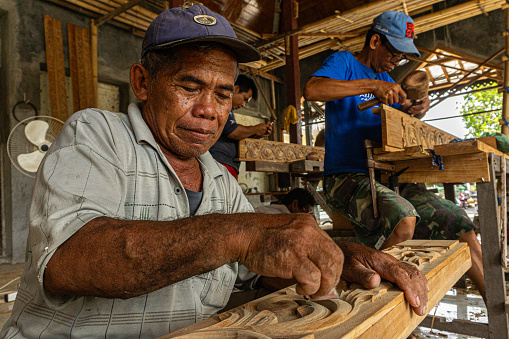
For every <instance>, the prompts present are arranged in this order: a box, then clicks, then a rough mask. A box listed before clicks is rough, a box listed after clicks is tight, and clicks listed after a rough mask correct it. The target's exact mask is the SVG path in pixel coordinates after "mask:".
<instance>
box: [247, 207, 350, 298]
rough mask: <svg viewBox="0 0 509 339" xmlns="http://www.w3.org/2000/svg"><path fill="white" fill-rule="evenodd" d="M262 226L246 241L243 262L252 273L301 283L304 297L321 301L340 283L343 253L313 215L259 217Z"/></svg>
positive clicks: (262, 215)
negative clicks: (320, 298)
mask: <svg viewBox="0 0 509 339" xmlns="http://www.w3.org/2000/svg"><path fill="white" fill-rule="evenodd" d="M253 218H257V219H258V220H259V221H260V223H259V226H258V227H256V228H253V229H252V230H251V232H249V234H246V238H247V239H248V241H249V245H248V246H247V247H246V248H241V249H240V250H241V255H240V258H239V260H238V261H239V262H240V263H242V264H244V265H245V266H246V267H247V268H248V269H249V270H251V271H252V272H255V273H258V274H261V275H264V276H267V277H278V278H284V279H292V278H294V279H295V280H296V281H297V286H296V291H297V293H298V294H301V295H310V296H311V297H312V298H319V297H322V296H324V295H327V294H328V293H329V292H330V291H331V290H332V289H333V288H334V287H335V286H336V285H337V284H338V283H339V278H340V276H341V271H342V269H343V260H344V258H343V253H342V251H341V250H340V249H339V247H338V246H337V245H336V244H335V243H334V241H332V239H331V238H330V237H329V236H328V235H327V234H326V233H325V232H324V231H323V230H321V229H320V228H319V227H318V225H317V224H316V221H315V220H314V218H313V217H312V216H310V215H309V214H304V213H291V214H277V215H269V214H260V213H259V214H256V216H255V215H253Z"/></svg>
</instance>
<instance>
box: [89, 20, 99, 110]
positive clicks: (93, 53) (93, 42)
mask: <svg viewBox="0 0 509 339" xmlns="http://www.w3.org/2000/svg"><path fill="white" fill-rule="evenodd" d="M90 59H91V62H92V88H93V91H92V97H93V100H92V104H93V107H97V98H98V96H97V25H96V24H95V20H94V19H92V20H91V21H90Z"/></svg>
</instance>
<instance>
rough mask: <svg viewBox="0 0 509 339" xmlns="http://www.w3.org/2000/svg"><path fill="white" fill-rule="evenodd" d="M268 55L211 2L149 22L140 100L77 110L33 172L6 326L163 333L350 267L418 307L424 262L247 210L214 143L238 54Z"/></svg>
mask: <svg viewBox="0 0 509 339" xmlns="http://www.w3.org/2000/svg"><path fill="white" fill-rule="evenodd" d="M259 58H260V54H259V53H258V51H257V50H256V49H255V48H253V47H251V46H250V45H248V44H246V43H244V42H242V41H240V40H238V39H237V37H236V36H235V33H234V32H233V29H232V28H231V26H230V25H229V23H228V22H227V21H226V19H225V18H223V17H222V16H220V15H218V14H216V13H213V12H211V11H210V10H209V9H207V8H206V7H204V6H201V5H196V6H186V5H184V7H182V8H173V9H170V10H167V11H164V12H162V13H161V14H160V15H159V16H158V17H157V18H156V19H155V20H154V21H153V22H152V24H151V25H150V27H149V28H148V30H147V32H146V35H145V38H144V41H143V47H142V60H141V63H140V64H138V63H136V64H134V65H133V66H132V67H131V72H130V80H131V86H132V89H133V91H134V93H135V95H136V96H137V97H138V99H140V101H141V103H137V104H131V105H130V106H129V111H128V114H115V113H111V112H107V111H102V110H99V109H86V110H83V111H80V112H77V113H75V114H74V115H73V116H72V117H71V118H70V119H69V120H68V121H67V123H66V125H65V127H64V128H63V129H62V131H61V132H60V134H59V136H58V138H57V139H56V140H55V141H54V142H53V144H52V146H51V148H50V150H49V151H48V153H47V154H46V156H45V158H44V160H43V162H42V164H41V166H40V167H39V171H38V173H37V179H36V182H35V187H34V195H33V200H32V205H31V209H30V232H29V233H30V235H29V240H28V244H29V245H28V251H27V253H28V257H27V264H26V269H25V271H24V273H23V276H22V277H21V280H20V286H19V290H18V297H17V299H16V302H15V305H14V309H13V312H12V316H11V318H10V319H9V320H8V321H7V323H6V325H5V326H4V328H3V330H2V333H1V337H3V338H5V337H7V338H41V337H45V338H62V337H77V338H82V337H83V338H84V337H87V338H106V337H107V338H135V337H136V338H155V337H159V336H162V335H164V334H166V333H168V332H172V331H175V330H178V329H180V328H182V327H186V326H188V325H191V324H193V323H195V322H197V321H200V320H202V319H206V318H208V317H209V316H211V315H213V314H215V313H217V312H218V311H220V310H221V309H222V308H223V307H224V305H225V304H226V302H227V301H228V299H229V297H230V293H231V291H232V289H233V286H234V285H236V284H239V285H240V284H244V285H251V286H252V285H253V284H254V283H255V282H256V280H257V279H258V278H259V275H264V276H267V277H274V278H286V279H292V278H293V279H294V281H295V282H296V283H297V287H296V291H297V292H298V293H299V294H302V295H310V296H313V297H323V296H324V295H327V294H328V293H330V292H331V290H332V289H333V288H334V287H335V286H336V285H337V283H338V282H339V278H340V276H341V274H342V273H344V274H343V276H344V277H347V278H349V279H350V280H352V281H356V282H359V283H362V284H364V285H365V286H368V287H373V286H375V285H377V284H378V283H379V282H380V277H384V278H389V279H391V281H394V282H396V283H398V285H400V286H402V288H403V289H404V290H405V294H406V296H407V299H408V300H409V301H410V303H411V304H412V306H413V307H414V309H415V310H416V312H417V313H418V314H419V315H424V314H425V308H426V302H427V291H426V278H425V277H424V276H423V275H422V273H420V272H419V271H418V270H416V269H415V268H413V267H412V266H409V265H407V264H402V263H401V262H399V261H398V260H396V259H394V258H393V257H392V256H389V255H387V254H384V253H381V252H378V251H375V250H372V249H369V248H365V247H362V246H358V245H353V244H343V245H341V248H340V246H338V245H336V244H335V243H334V242H333V241H332V240H331V239H330V238H329V237H328V236H327V235H326V234H325V233H324V232H323V231H322V230H321V229H320V228H319V227H318V226H317V224H316V222H315V220H314V218H313V217H312V216H310V215H308V214H306V213H300V214H288V215H267V214H262V213H257V214H255V213H253V208H252V206H251V205H250V204H249V202H248V201H247V199H246V198H245V196H244V195H243V194H242V190H241V188H240V186H239V185H238V184H237V182H236V180H235V179H234V178H233V177H232V176H231V175H229V174H228V171H227V169H226V168H225V167H224V166H222V165H220V164H219V163H217V162H216V161H215V160H214V159H213V158H212V156H211V155H210V153H209V152H208V151H207V150H208V149H209V147H211V146H212V145H213V144H214V142H215V141H216V140H217V138H218V137H219V135H220V134H221V131H222V129H223V126H224V124H225V122H226V119H227V117H228V113H229V112H230V110H231V108H232V95H233V93H234V86H235V77H236V75H237V72H238V62H249V61H254V60H257V59H259ZM345 258H348V260H344V259H345ZM366 258H367V259H368V262H376V263H382V265H378V266H380V267H378V268H376V269H375V268H373V269H372V268H371V266H372V265H370V264H369V263H366V264H362V263H361V262H360V260H361V259H363V260H364V259H366ZM370 260H371V261H370ZM343 266H344V267H343ZM373 266H377V265H373ZM343 268H344V270H343ZM248 269H249V270H248ZM253 272H254V273H253ZM394 272H399V273H397V274H395V273H394ZM269 279H270V278H269Z"/></svg>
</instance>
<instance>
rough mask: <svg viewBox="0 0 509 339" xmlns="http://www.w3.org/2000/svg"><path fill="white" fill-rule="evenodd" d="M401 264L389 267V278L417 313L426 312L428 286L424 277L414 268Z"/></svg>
mask: <svg viewBox="0 0 509 339" xmlns="http://www.w3.org/2000/svg"><path fill="white" fill-rule="evenodd" d="M402 265H407V264H403V263H402V264H401V265H398V266H395V267H392V269H390V270H389V271H390V272H387V273H388V276H389V278H388V279H389V280H392V281H394V282H395V283H396V284H397V285H398V286H399V288H401V289H402V290H403V291H404V293H405V298H406V299H407V300H408V302H409V303H410V305H412V307H413V309H414V311H415V313H417V314H418V315H425V314H426V305H427V303H428V294H427V291H428V288H427V281H426V277H425V276H424V275H423V274H422V273H421V272H420V271H418V270H417V269H416V268H414V267H412V266H409V267H407V268H404V266H402Z"/></svg>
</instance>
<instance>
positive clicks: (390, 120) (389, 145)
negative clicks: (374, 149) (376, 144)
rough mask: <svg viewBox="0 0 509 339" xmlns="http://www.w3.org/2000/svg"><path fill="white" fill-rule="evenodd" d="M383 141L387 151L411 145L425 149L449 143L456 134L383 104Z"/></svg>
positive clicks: (381, 113)
mask: <svg viewBox="0 0 509 339" xmlns="http://www.w3.org/2000/svg"><path fill="white" fill-rule="evenodd" d="M380 116H381V117H382V143H383V146H382V147H383V148H384V150H385V151H395V150H396V149H404V148H405V147H411V146H423V148H424V149H428V148H431V149H433V146H435V145H441V144H446V143H449V141H451V140H453V139H454V138H456V137H455V136H454V135H452V134H449V133H447V132H444V131H442V130H440V129H438V128H436V127H433V126H430V125H428V124H426V123H425V122H422V121H420V120H419V119H417V118H413V117H411V116H410V115H408V114H406V113H403V112H401V111H399V110H397V109H394V108H392V107H389V106H385V105H383V106H382V109H381V110H380Z"/></svg>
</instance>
